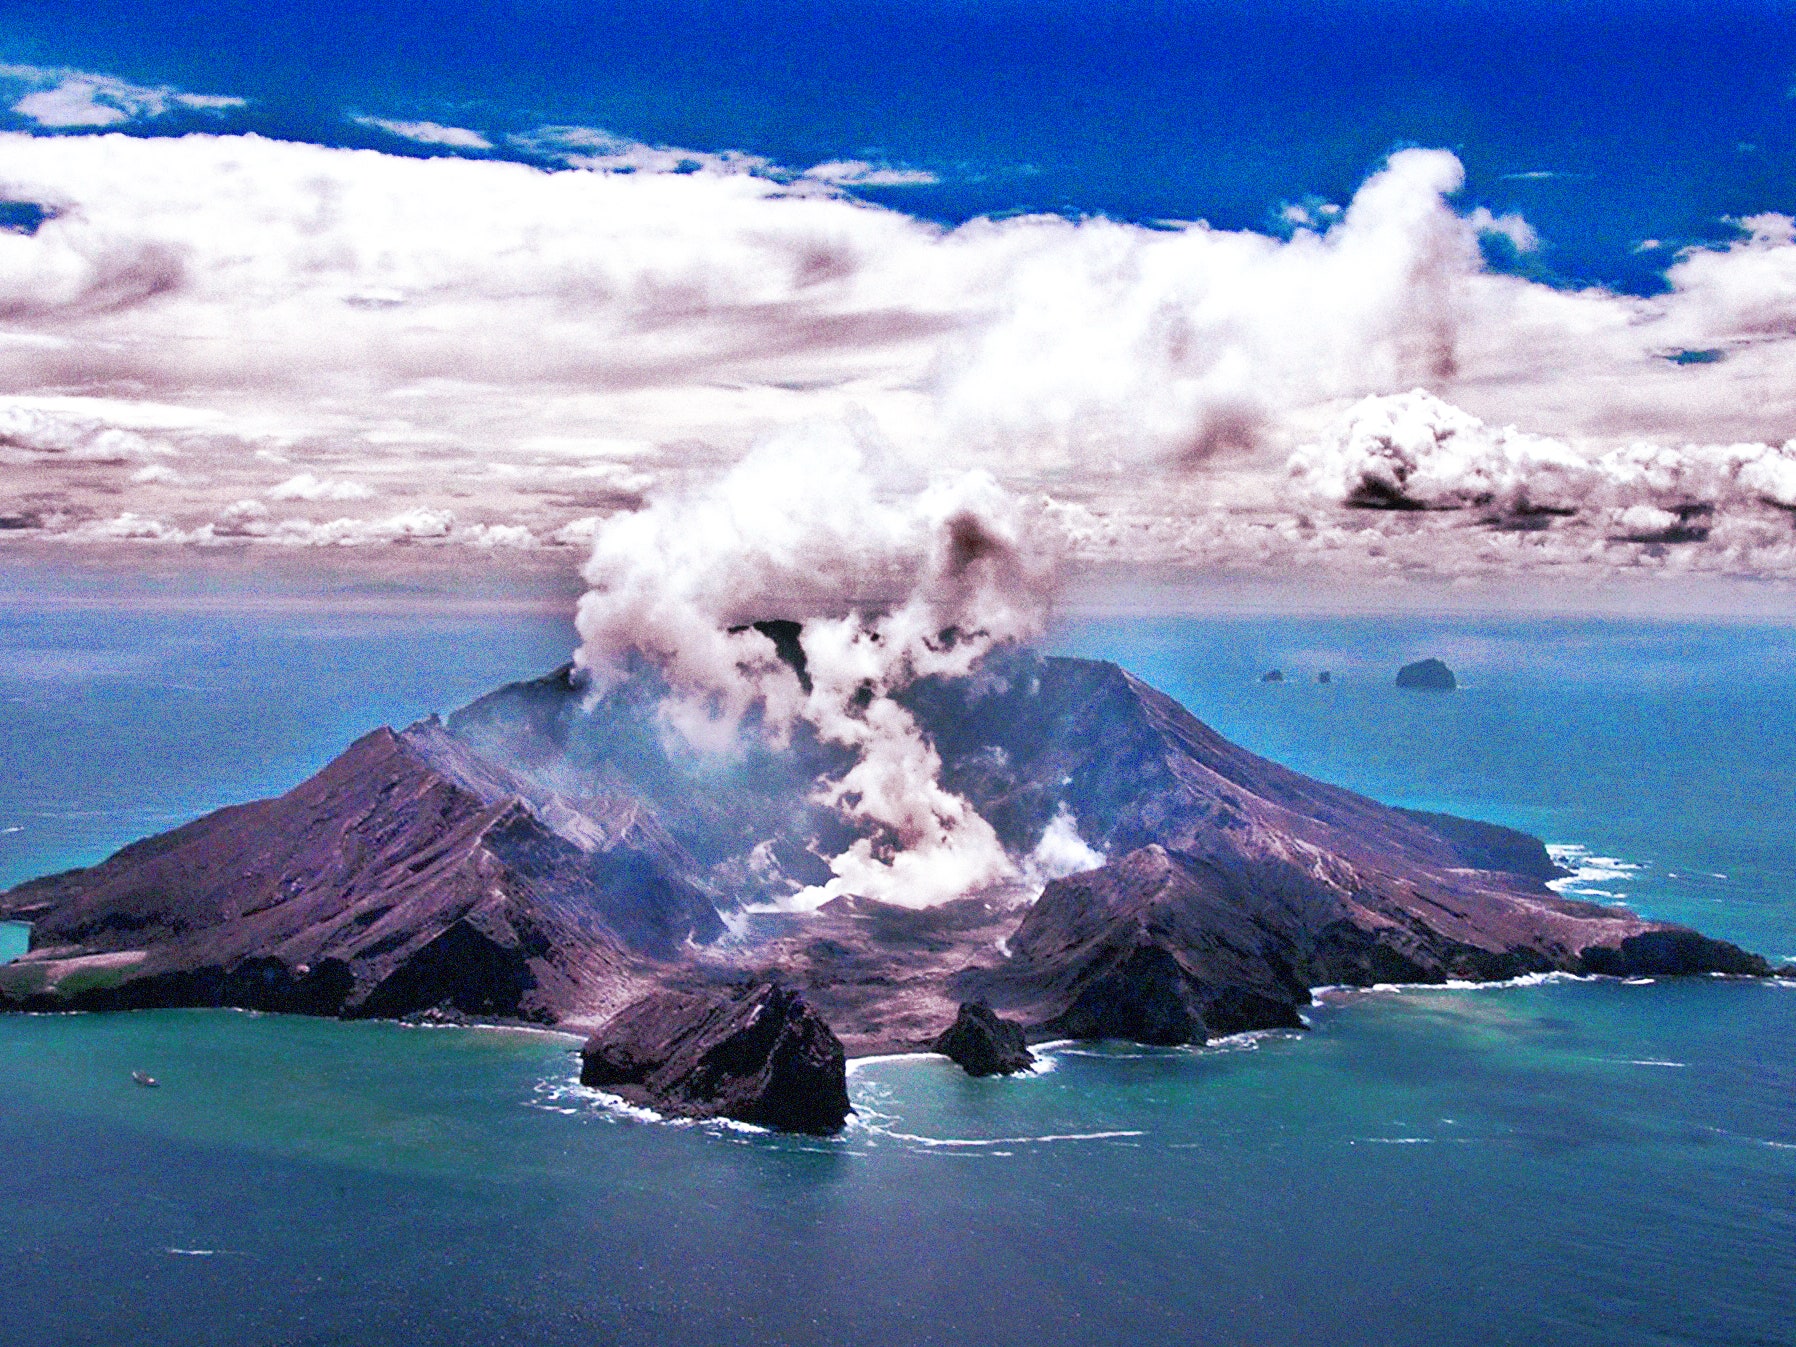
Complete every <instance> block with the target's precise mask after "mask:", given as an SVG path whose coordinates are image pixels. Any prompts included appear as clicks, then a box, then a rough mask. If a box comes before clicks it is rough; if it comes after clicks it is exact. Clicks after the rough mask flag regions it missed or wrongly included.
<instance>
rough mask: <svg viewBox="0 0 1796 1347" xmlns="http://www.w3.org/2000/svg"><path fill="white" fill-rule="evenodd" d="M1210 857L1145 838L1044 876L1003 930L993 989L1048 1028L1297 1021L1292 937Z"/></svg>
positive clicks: (1073, 1031)
mask: <svg viewBox="0 0 1796 1347" xmlns="http://www.w3.org/2000/svg"><path fill="white" fill-rule="evenodd" d="M1253 906H1254V903H1253V895H1251V894H1250V893H1248V892H1246V891H1245V890H1244V889H1243V888H1242V886H1241V885H1240V884H1239V883H1238V882H1237V881H1236V880H1234V879H1233V878H1232V877H1231V876H1229V875H1228V874H1226V873H1225V872H1224V871H1222V870H1221V869H1219V868H1218V867H1216V866H1214V865H1210V864H1207V863H1205V862H1202V861H1197V860H1194V859H1192V858H1190V857H1185V856H1175V855H1173V854H1171V853H1170V852H1168V851H1167V850H1166V848H1164V847H1161V846H1148V847H1142V848H1140V849H1139V850H1136V851H1134V852H1131V853H1130V854H1128V855H1127V856H1124V857H1122V858H1121V859H1120V860H1117V861H1113V862H1111V863H1110V864H1109V865H1106V866H1104V867H1103V868H1102V869H1098V870H1093V871H1090V872H1088V873H1086V874H1082V875H1074V876H1071V877H1069V878H1067V879H1061V880H1057V881H1055V882H1054V883H1052V884H1050V885H1048V887H1047V889H1046V890H1045V891H1044V892H1043V893H1042V896H1041V898H1040V899H1039V900H1038V901H1037V902H1036V904H1035V906H1034V907H1032V908H1031V909H1030V910H1029V913H1028V915H1027V916H1026V917H1024V918H1023V921H1022V924H1021V925H1020V926H1019V927H1018V928H1017V933H1016V935H1015V936H1013V937H1012V938H1011V942H1010V944H1011V950H1012V957H1011V960H1010V963H1009V965H1008V966H1006V967H1005V968H1004V969H1002V970H999V971H998V972H997V973H995V974H994V976H993V977H992V979H991V981H990V990H991V995H992V998H993V1000H994V1001H997V1002H999V1003H1000V1004H1004V1005H1007V1006H1009V1007H1011V1008H1012V1009H1013V1010H1014V1011H1016V1012H1019V1013H1021V1014H1023V1015H1024V1016H1025V1017H1026V1018H1027V1019H1028V1021H1029V1022H1030V1023H1032V1024H1033V1025H1035V1026H1036V1027H1037V1028H1038V1029H1040V1030H1041V1031H1042V1032H1044V1033H1048V1034H1053V1035H1056V1036H1064V1037H1067V1038H1127V1039H1133V1040H1134V1041H1135V1042H1137V1043H1153V1044H1161V1045H1166V1046H1174V1045H1177V1044H1182V1043H1202V1042H1205V1041H1206V1040H1208V1039H1210V1038H1215V1037H1220V1036H1223V1035H1227V1034H1235V1033H1241V1032H1244V1031H1246V1030H1249V1029H1281V1028H1291V1029H1294V1028H1300V1027H1301V1026H1302V1023H1303V1022H1302V1020H1301V1019H1300V1018H1299V1017H1298V1013H1297V1007H1298V1006H1300V1005H1306V1004H1308V1002H1309V992H1308V989H1307V988H1306V986H1305V985H1304V983H1303V981H1302V980H1301V979H1300V978H1299V977H1298V976H1296V974H1295V973H1294V972H1293V967H1292V963H1293V950H1292V948H1291V945H1290V942H1289V940H1288V939H1287V938H1286V937H1285V936H1284V935H1283V934H1282V933H1280V932H1279V931H1278V930H1277V929H1276V928H1275V927H1274V926H1272V925H1271V924H1270V923H1268V922H1266V921H1264V920H1262V919H1259V918H1256V916H1255V915H1254V914H1253V912H1252V907H1253Z"/></svg>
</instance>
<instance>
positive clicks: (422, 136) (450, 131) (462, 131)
mask: <svg viewBox="0 0 1796 1347" xmlns="http://www.w3.org/2000/svg"><path fill="white" fill-rule="evenodd" d="M353 120H354V121H355V122H356V123H357V124H358V125H361V126H372V127H374V128H376V129H377V130H381V131H385V132H387V134H389V135H394V136H398V137H399V138H400V139H401V140H415V141H417V142H418V143H419V144H420V145H444V146H447V147H449V148H450V149H456V150H490V149H492V148H493V142H492V141H490V140H488V139H487V138H486V137H485V136H483V135H481V134H480V133H479V132H478V131H470V130H469V129H468V128H467V127H465V126H444V125H442V124H441V123H438V122H404V121H391V120H389V119H387V118H385V117H356V118H354V119H353Z"/></svg>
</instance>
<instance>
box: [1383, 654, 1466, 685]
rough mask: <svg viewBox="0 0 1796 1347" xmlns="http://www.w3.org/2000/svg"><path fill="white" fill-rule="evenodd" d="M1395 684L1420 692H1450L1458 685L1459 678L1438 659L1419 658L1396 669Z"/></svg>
mask: <svg viewBox="0 0 1796 1347" xmlns="http://www.w3.org/2000/svg"><path fill="white" fill-rule="evenodd" d="M1397 686H1398V687H1400V688H1414V689H1416V690H1418V691H1421V692H1451V691H1453V690H1454V689H1455V688H1456V687H1458V686H1459V680H1457V679H1456V678H1454V677H1453V670H1451V669H1449V668H1448V667H1447V666H1446V665H1445V664H1443V663H1442V662H1441V661H1440V660H1438V659H1419V660H1417V661H1416V662H1415V663H1414V664H1405V665H1404V666H1403V667H1402V668H1401V669H1399V670H1397Z"/></svg>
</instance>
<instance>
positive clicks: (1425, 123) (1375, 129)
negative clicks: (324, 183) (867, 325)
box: [0, 0, 1796, 291]
mask: <svg viewBox="0 0 1796 1347" xmlns="http://www.w3.org/2000/svg"><path fill="white" fill-rule="evenodd" d="M1793 20H1796V5H1792V3H1791V0H1084V2H1083V3H1077V4H1075V3H1070V0H738V2H736V3H721V2H719V0H638V2H637V3H633V4H620V3H614V2H610V0H607V2H604V3H594V2H593V0H581V2H579V3H576V2H575V0H413V2H412V3H406V4H371V3H367V0H297V2H296V3H291V4H283V5H271V4H267V3H265V2H264V0H181V2H180V3H178V4H177V3H173V2H172V0H0V62H6V63H20V64H28V65H33V66H37V67H40V68H59V69H60V68H73V69H79V70H86V71H92V72H98V73H101V74H105V75H110V76H115V77H118V78H122V79H125V80H128V81H131V82H133V83H136V84H139V85H143V86H151V87H155V86H164V85H169V86H173V87H175V88H178V89H183V90H187V91H191V92H197V93H205V94H225V95H236V96H239V97H243V98H246V99H248V100H249V104H248V106H247V107H245V108H243V109H241V110H238V111H235V112H231V113H228V114H226V115H224V116H222V117H221V116H217V115H213V114H201V113H194V114H182V115H180V116H165V117H163V118H160V119H158V120H156V121H154V122H146V123H142V124H140V125H139V126H137V127H135V128H133V129H134V130H136V131H140V132H145V133H157V134H164V133H170V132H179V131H184V130H253V131H257V132H261V133H263V134H267V135H274V136H280V137H284V138H289V139H299V140H308V141H316V142H320V143H324V144H338V145H370V146H374V147H376V148H380V149H383V150H387V151H389V152H395V153H407V152H409V153H427V152H431V151H427V150H425V149H424V148H422V147H420V146H417V145H415V144H409V143H408V142H405V141H401V140H397V139H395V138H393V137H391V136H389V135H387V134H386V133H384V132H381V131H379V130H374V129H370V128H369V127H367V126H366V125H363V124H359V123H357V122H355V121H354V120H352V119H353V118H355V117H358V116H362V117H378V118H386V119H402V120H405V119H427V120H433V121H436V122H439V123H444V124H448V125H453V126H459V127H466V128H468V129H471V130H474V131H476V132H478V133H480V134H481V135H483V136H485V137H486V138H487V139H488V140H489V141H490V142H491V143H492V144H493V146H494V148H493V150H492V151H490V153H493V154H498V155H506V156H511V157H519V155H520V153H521V152H520V151H519V150H518V149H517V147H516V146H515V145H513V144H512V143H511V142H509V141H508V140H507V139H506V137H507V136H509V135H514V134H520V133H527V132H529V131H532V130H535V129H536V128H538V127H541V126H543V125H564V126H565V125H576V126H588V127H601V128H604V129H607V130H609V131H611V132H613V133H615V134H617V135H620V136H624V137H627V138H632V139H638V140H644V141H648V142H650V143H655V144H667V145H676V146H683V147H687V148H691V149H698V150H707V151H721V150H726V149H739V150H747V151H750V152H752V153H756V154H761V155H764V156H767V157H769V158H771V159H773V160H775V161H777V162H779V163H782V164H786V165H789V166H793V167H797V168H802V167H805V166H808V165H811V164H815V163H819V162H822V161H824V160H830V159H837V158H843V157H849V158H861V159H869V160H873V161H881V162H891V163H895V164H901V165H905V166H909V167H912V168H919V169H926V170H928V171H930V172H932V173H934V174H935V175H936V176H937V177H938V178H939V182H938V183H937V184H936V185H935V186H930V187H907V188H897V189H884V190H870V191H869V192H868V193H867V194H868V195H869V196H871V197H874V198H875V199H877V200H880V201H882V202H884V203H886V204H889V205H893V206H896V207H898V208H899V209H903V210H907V211H911V212H913V213H916V214H920V215H924V216H928V217H931V218H934V219H939V220H943V221H948V222H955V221H959V220H964V219H967V218H969V217H971V216H975V215H981V214H990V213H1004V212H1009V211H1018V210H1023V211H1044V210H1045V211H1060V212H1065V213H1068V214H1071V215H1075V216H1076V215H1084V214H1101V215H1109V216H1112V217H1117V218H1122V219H1129V220H1142V221H1150V220H1158V219H1194V218H1204V219H1208V220H1209V221H1210V222H1211V223H1213V224H1215V225H1218V226H1220V227H1226V228H1262V229H1265V228H1277V227H1278V224H1279V211H1280V209H1281V207H1282V206H1283V205H1285V204H1286V203H1288V202H1300V201H1303V200H1305V199H1306V198H1310V197H1321V198H1323V199H1327V200H1332V201H1336V202H1340V201H1344V200H1345V199H1346V197H1347V196H1348V195H1349V194H1350V193H1351V192H1352V190H1353V188H1354V187H1355V186H1356V185H1357V184H1358V183H1359V182H1360V181H1361V180H1362V179H1363V178H1364V177H1365V176H1366V174H1367V173H1368V172H1370V171H1371V170H1372V169H1373V168H1375V167H1376V166H1377V165H1378V163H1379V162H1380V161H1381V160H1382V159H1383V158H1384V156H1385V155H1387V154H1388V153H1389V152H1390V151H1391V150H1392V149H1394V148H1398V147H1401V146H1404V145H1414V144H1421V145H1429V146H1440V147H1444V148H1447V149H1451V150H1453V151H1455V152H1456V153H1458V154H1459V155H1460V156H1461V158H1462V159H1463V160H1464V162H1465V164H1466V167H1467V171H1468V186H1467V191H1466V194H1465V197H1464V202H1463V204H1464V206H1465V208H1466V209H1470V208H1471V207H1473V206H1475V205H1480V204H1482V205H1486V206H1489V207H1490V208H1491V209H1493V210H1495V211H1497V212H1498V213H1502V212H1505V211H1510V210H1519V211H1521V212H1523V213H1524V214H1525V215H1526V216H1527V218H1528V219H1529V220H1530V221H1531V222H1533V224H1534V225H1535V226H1536V228H1537V229H1538V230H1539V231H1540V233H1541V235H1542V236H1543V238H1544V240H1545V247H1544V248H1543V250H1542V251H1540V252H1539V253H1538V254H1535V255H1532V256H1530V257H1529V258H1528V259H1527V260H1526V266H1527V268H1528V269H1529V270H1530V271H1531V273H1533V274H1537V275H1540V276H1543V277H1545V278H1548V279H1555V280H1559V281H1568V282H1577V283H1590V282H1601V283H1604V284H1607V285H1610V286H1616V287H1620V288H1623V289H1629V290H1636V291H1652V290H1654V289H1656V288H1659V287H1661V286H1662V285H1663V280H1662V272H1663V268H1664V267H1665V266H1666V265H1668V264H1669V262H1670V261H1671V260H1672V259H1673V257H1674V256H1675V254H1676V251H1677V249H1678V248H1679V247H1680V246H1683V245H1686V244H1691V243H1701V242H1705V241H1714V240H1717V239H1725V238H1728V237H1733V236H1734V234H1733V231H1732V229H1731V228H1730V226H1729V225H1728V224H1727V223H1726V218H1727V217H1736V218H1737V217H1741V216H1746V215H1751V214H1755V213H1758V212H1763V211H1783V212H1789V211H1792V210H1796V98H1793V97H1792V96H1791V90H1792V87H1793V86H1796V21H1793ZM6 117H7V115H6V114H4V113H0V122H4V121H5V120H6ZM183 117H184V118H185V119H184V120H183ZM12 121H13V122H14V123H16V124H17V125H20V126H24V125H25V123H24V122H23V121H22V120H21V119H18V118H16V117H15V118H12ZM1648 239H1654V240H1658V241H1659V242H1660V243H1661V244H1662V245H1664V246H1662V247H1660V248H1657V249H1649V250H1647V251H1645V252H1641V251H1638V250H1637V245H1639V244H1641V243H1642V242H1643V241H1645V240H1648ZM1493 261H1494V262H1496V263H1497V264H1498V265H1510V264H1514V263H1515V259H1514V258H1513V257H1508V258H1505V257H1501V256H1497V257H1493Z"/></svg>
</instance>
